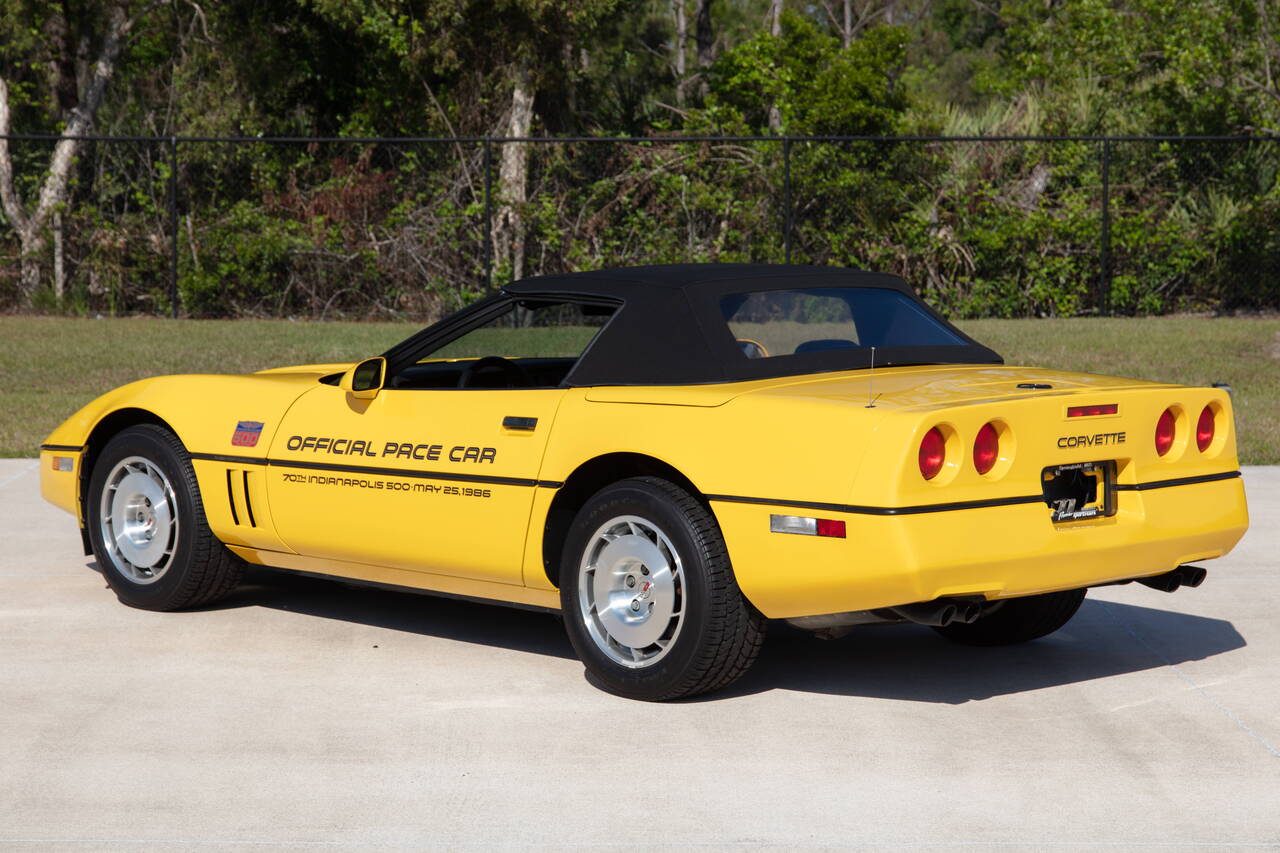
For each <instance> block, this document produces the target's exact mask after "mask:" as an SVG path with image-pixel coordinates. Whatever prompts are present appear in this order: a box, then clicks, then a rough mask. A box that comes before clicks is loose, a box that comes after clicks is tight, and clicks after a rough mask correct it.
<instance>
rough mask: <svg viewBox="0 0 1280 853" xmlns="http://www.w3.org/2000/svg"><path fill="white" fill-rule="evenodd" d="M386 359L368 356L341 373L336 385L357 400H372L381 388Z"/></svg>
mask: <svg viewBox="0 0 1280 853" xmlns="http://www.w3.org/2000/svg"><path fill="white" fill-rule="evenodd" d="M386 367H387V360H386V359H385V358H382V357H381V356H379V357H378V358H368V359H365V360H364V361H362V362H360V363H359V364H357V365H355V366H354V367H352V368H351V369H350V370H348V371H347V372H346V373H344V374H342V381H341V382H339V383H338V387H339V388H341V389H342V390H343V391H346V392H347V393H348V394H350V395H351V396H352V397H355V398H356V399H357V400H372V399H373V398H374V397H376V396H378V392H379V391H381V390H382V380H383V377H384V375H385V374H386Z"/></svg>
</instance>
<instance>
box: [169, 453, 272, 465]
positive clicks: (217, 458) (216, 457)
mask: <svg viewBox="0 0 1280 853" xmlns="http://www.w3.org/2000/svg"><path fill="white" fill-rule="evenodd" d="M187 455H188V456H190V457H191V458H192V459H202V460H204V461H205V462H230V463H231V464H232V465H266V464H267V460H265V459H255V458H254V457H252V456H223V455H222V454H219V453H188V454H187Z"/></svg>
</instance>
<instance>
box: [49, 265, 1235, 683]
mask: <svg viewBox="0 0 1280 853" xmlns="http://www.w3.org/2000/svg"><path fill="white" fill-rule="evenodd" d="M41 460H42V462H41V476H42V488H43V492H44V495H45V497H46V498H47V499H48V500H50V501H52V502H53V503H55V504H57V505H58V506H60V507H62V508H63V509H65V510H67V511H68V512H71V513H73V514H74V515H75V516H76V517H77V518H78V519H79V520H80V526H81V532H82V536H83V539H84V543H85V549H86V553H92V554H93V555H95V557H96V559H97V563H98V565H99V566H100V567H101V569H102V572H103V574H104V575H105V576H106V579H107V581H108V582H109V583H110V585H111V587H112V589H113V590H114V591H115V592H116V594H117V596H118V597H119V598H120V600H121V601H123V602H124V603H126V604H129V605H132V606H134V607H142V608H148V609H156V610H170V609H176V608H184V607H195V606H199V605H204V604H207V603H209V602H211V601H213V600H214V599H216V598H218V597H219V596H222V595H224V594H226V593H227V592H228V591H229V590H231V589H232V588H233V587H235V585H236V584H237V582H238V580H239V578H240V575H241V570H242V568H243V566H244V565H245V564H246V563H252V564H256V565H262V566H271V567H275V568H279V569H286V570H292V571H297V572H306V573H313V574H319V575H325V576H332V577H340V578H344V579H349V580H355V581H360V582H367V583H372V584H381V585H389V586H394V587H399V588H404V589H411V590H417V591H428V592H433V593H439V594H444V595H453V596H463V597H469V598H480V599H485V600H490V601H494V602H501V603H506V604H510V605H516V606H524V607H532V608H540V609H548V610H559V611H560V612H561V613H562V614H563V618H564V623H565V627H566V629H567V631H568V634H569V638H570V640H571V641H572V643H573V647H574V649H575V650H576V651H577V653H578V655H579V656H580V657H581V659H582V661H583V664H584V665H585V667H586V669H587V673H588V676H589V677H590V678H591V680H592V681H593V682H594V683H596V684H597V685H599V686H601V687H602V688H604V689H606V690H609V691H612V692H614V693H618V694H621V695H623V696H629V697H634V698H639V699H651V700H656V699H670V698H676V697H680V696H689V695H692V694H696V693H700V692H704V691H708V690H714V689H716V688H719V687H723V686H725V685H727V684H729V683H730V682H732V681H733V680H734V679H736V678H738V677H739V676H740V675H742V673H743V672H744V671H746V669H747V668H748V667H749V666H750V665H751V662H752V661H753V659H754V658H755V657H756V654H757V652H758V650H759V649H760V644H761V642H762V640H763V637H764V632H765V627H766V624H767V621H768V620H770V619H785V620H789V621H790V622H792V623H793V624H795V625H799V626H800V627H803V628H809V629H812V630H816V631H823V632H828V633H839V632H842V631H844V630H847V629H848V628H849V626H853V625H858V624H862V623H869V622H884V621H911V622H916V623H920V624H924V625H931V626H933V627H934V628H936V629H937V630H938V631H939V632H941V633H942V634H943V635H945V636H946V637H949V638H951V639H953V640H956V641H958V642H962V643H971V644H1000V643H1016V642H1023V641H1027V640H1031V639H1035V638H1037V637H1041V636H1044V635H1046V634H1048V633H1050V632H1052V631H1055V630H1057V629H1058V628H1059V627H1061V626H1062V625H1063V624H1065V623H1066V622H1067V620H1068V619H1070V618H1071V616H1072V615H1073V614H1074V613H1075V611H1076V609H1077V608H1078V607H1079V606H1080V602H1081V601H1082V600H1083V598H1084V595H1085V590H1086V588H1087V587H1090V586H1098V585H1103V584H1114V583H1124V582H1127V581H1131V580H1137V581H1139V582H1141V583H1144V584H1147V585H1148V586H1152V587H1155V588H1157V589H1163V590H1166V591H1173V590H1175V589H1177V588H1179V587H1180V586H1197V585H1198V584H1199V583H1200V582H1201V581H1202V580H1203V579H1204V575H1205V572H1204V570H1203V569H1201V568H1199V567H1196V566H1192V565H1189V564H1190V563H1192V562H1196V561H1201V560H1207V559H1211V558H1213V557H1219V556H1222V555H1223V554H1226V553H1227V552H1228V551H1230V550H1231V548H1232V547H1233V546H1234V545H1235V543H1236V542H1237V541H1238V540H1239V539H1240V537H1241V536H1242V535H1243V534H1244V531H1245V529H1246V527H1247V526H1248V514H1247V511H1246V508H1245V498H1244V489H1243V485H1242V483H1241V481H1240V472H1239V470H1238V465H1237V461H1236V441H1235V433H1234V424H1233V419H1232V410H1231V399H1230V397H1229V395H1228V393H1227V392H1226V391H1225V390H1223V389H1221V388H1192V387H1186V386H1181V385H1166V384H1159V383H1153V382H1140V381H1136V380H1131V379H1117V378H1112V377H1108V376H1095V375H1089V374H1080V373H1068V372H1063V371H1056V370H1044V369H1036V368H1026V367H1008V366H1005V365H1004V364H1003V362H1002V360H1001V358H1000V357H999V356H998V355H997V354H996V353H994V352H992V351H991V350H990V349H987V348H986V347H984V346H982V345H981V344H978V343H977V342H975V341H974V340H972V339H971V338H969V337H967V336H966V335H964V334H963V333H961V332H960V331H959V330H957V329H956V328H954V327H953V326H951V325H950V324H949V323H947V322H946V320H944V319H943V318H942V317H941V316H939V315H938V314H937V313H936V312H934V311H933V310H932V309H930V308H929V307H928V306H927V305H925V304H924V303H923V302H921V301H920V300H919V299H918V298H917V297H916V296H915V294H914V293H913V292H912V290H911V289H910V288H909V287H908V286H907V285H906V284H905V283H903V282H902V281H901V280H900V279H898V278H895V277H893V276H889V275H882V274H877V273H868V272H860V271H855V270H843V269H822V268H813V267H795V266H751V265H691V266H665V267H641V268H632V269H619V270H610V271H601V272H589V273H576V274H570V275H561V276H548V277H542V278H535V279H527V280H524V281H519V282H516V283H514V284H511V285H508V286H507V287H505V288H503V289H502V291H501V292H499V293H498V294H496V295H494V296H492V297H490V298H488V299H485V300H483V301H481V302H479V303H477V304H475V305H473V306H471V307H469V308H467V309H465V310H463V311H461V312H459V313H457V314H454V315H453V316H451V317H449V318H447V319H445V320H443V321H442V322H440V323H437V324H436V325H434V326H431V327H429V328H427V329H425V330H423V331H421V332H419V333H418V334H416V335H414V336H413V337H411V338H409V339H408V340H406V341H404V342H403V343H401V344H399V345H397V346H395V347H393V348H392V349H390V350H388V351H387V352H386V353H384V354H382V355H381V356H377V357H374V358H369V359H367V360H365V361H361V362H359V363H357V364H322V365H309V366H304V367H287V368H280V369H276V370H266V371H263V372H261V373H255V374H252V375H242V376H162V377H157V378H154V379H146V380H143V381H140V382H135V383H133V384H130V385H126V386H124V387H122V388H118V389H116V390H114V391H111V392H109V393H107V394H105V395H103V396H102V397H100V398H98V399H97V400H95V401H94V402H92V403H90V404H89V405H87V406H85V407H84V408H83V409H81V410H80V411H79V412H77V413H76V414H75V415H73V416H72V417H71V418H70V419H69V420H68V421H67V422H66V423H64V424H63V425H62V426H60V427H58V428H57V429H56V430H54V432H53V434H52V435H50V436H49V438H48V439H47V442H46V443H45V444H44V445H43V446H42V447H41Z"/></svg>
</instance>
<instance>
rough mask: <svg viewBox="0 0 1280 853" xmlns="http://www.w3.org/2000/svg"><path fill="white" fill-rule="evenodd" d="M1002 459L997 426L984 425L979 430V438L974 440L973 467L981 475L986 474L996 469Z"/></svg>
mask: <svg viewBox="0 0 1280 853" xmlns="http://www.w3.org/2000/svg"><path fill="white" fill-rule="evenodd" d="M999 458H1000V435H999V433H997V432H996V427H995V424H990V423H988V424H984V425H983V427H982V429H980V430H978V437H977V438H975V439H974V440H973V467H974V468H977V469H978V473H979V474H985V473H987V472H988V471H990V470H991V469H992V468H994V467H995V464H996V460H997V459H999Z"/></svg>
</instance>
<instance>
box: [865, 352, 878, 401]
mask: <svg viewBox="0 0 1280 853" xmlns="http://www.w3.org/2000/svg"><path fill="white" fill-rule="evenodd" d="M875 387H876V348H875V347H872V348H871V375H870V376H868V377H867V405H866V406H865V408H868V409H874V408H875V407H876V398H875V396H874V395H873V394H872V393H871V392H872V391H874V390H875Z"/></svg>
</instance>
